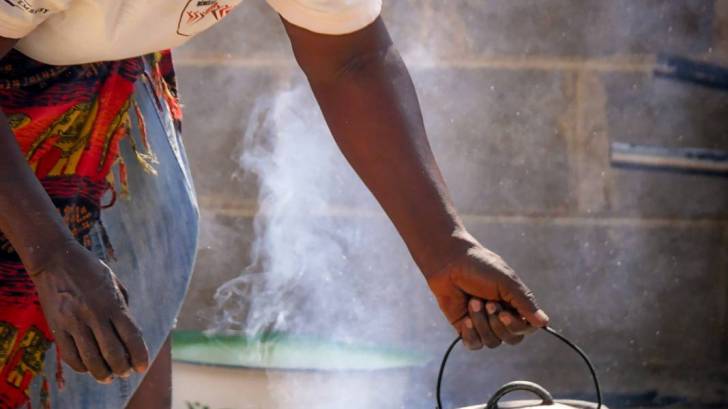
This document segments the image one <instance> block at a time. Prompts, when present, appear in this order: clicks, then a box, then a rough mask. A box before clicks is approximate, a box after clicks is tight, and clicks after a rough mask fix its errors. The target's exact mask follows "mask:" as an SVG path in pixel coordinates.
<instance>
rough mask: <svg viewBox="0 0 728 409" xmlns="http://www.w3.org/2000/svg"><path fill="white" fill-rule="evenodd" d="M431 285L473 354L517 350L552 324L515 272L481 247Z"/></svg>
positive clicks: (434, 277) (439, 274)
mask: <svg viewBox="0 0 728 409" xmlns="http://www.w3.org/2000/svg"><path fill="white" fill-rule="evenodd" d="M427 282H428V284H429V286H430V289H431V290H432V292H433V293H434V295H435V297H436V298H437V302H438V304H439V305H440V309H442V311H443V313H444V314H445V316H446V317H447V319H448V321H449V322H450V323H451V324H452V325H453V326H454V327H455V329H456V330H457V331H458V333H459V334H460V335H461V336H462V337H463V341H464V343H465V345H466V346H468V347H469V348H470V349H480V348H482V347H483V346H487V347H489V348H495V347H497V346H499V345H500V344H501V343H502V342H506V343H508V344H517V343H518V342H520V341H521V340H522V339H523V337H524V335H526V334H529V333H531V332H533V331H535V330H536V328H540V327H543V326H546V325H547V324H548V320H549V319H548V316H547V315H546V313H544V312H543V310H541V309H540V308H539V307H538V305H537V304H536V299H535V297H534V296H533V293H532V292H531V290H529V289H528V287H526V285H525V284H523V282H522V281H521V279H520V278H518V276H517V275H516V273H515V272H514V271H513V269H511V267H510V266H508V264H506V262H505V261H503V259H502V258H501V257H500V256H498V255H497V254H495V253H493V252H492V251H490V250H488V249H486V248H484V247H483V246H482V245H480V244H478V243H474V244H473V245H471V246H470V247H469V248H468V249H467V250H466V251H464V252H463V254H461V255H460V256H458V257H457V258H455V260H453V261H452V262H450V263H449V264H448V265H447V266H446V267H445V268H443V269H442V270H440V271H439V272H437V273H435V274H432V275H430V276H428V277H427Z"/></svg>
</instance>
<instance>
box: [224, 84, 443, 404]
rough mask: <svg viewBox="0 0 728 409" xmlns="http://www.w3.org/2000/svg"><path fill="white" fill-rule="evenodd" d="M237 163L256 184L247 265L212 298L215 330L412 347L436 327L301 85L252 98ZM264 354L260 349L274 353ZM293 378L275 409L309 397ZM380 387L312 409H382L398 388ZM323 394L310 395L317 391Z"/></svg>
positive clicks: (424, 293)
mask: <svg viewBox="0 0 728 409" xmlns="http://www.w3.org/2000/svg"><path fill="white" fill-rule="evenodd" d="M240 165H241V167H242V168H243V169H244V170H245V171H246V172H251V173H252V174H254V175H256V176H257V177H258V179H259V184H260V191H259V206H260V207H259V211H258V213H257V215H256V216H255V219H254V230H255V241H254V243H253V245H252V249H251V259H252V262H251V265H250V266H248V267H247V268H246V270H245V271H244V272H243V274H241V275H240V276H239V277H237V278H235V279H233V280H231V281H229V282H227V283H225V284H224V285H222V286H221V287H220V288H219V289H218V290H217V292H216V295H215V301H216V303H217V307H218V308H217V313H218V315H219V316H218V317H217V320H216V322H215V324H214V326H213V327H212V328H211V330H213V331H214V332H238V333H243V334H245V335H247V336H259V335H261V334H270V335H269V336H273V337H275V336H276V334H282V333H283V334H288V335H290V334H294V335H304V336H316V337H318V338H319V339H324V340H327V341H332V340H333V341H338V342H343V343H346V344H351V345H370V344H371V345H386V346H400V347H405V346H414V345H416V341H417V340H412V339H411V338H412V337H411V335H410V334H412V333H422V332H427V329H426V328H422V329H419V330H418V329H417V328H415V327H414V325H417V324H413V323H420V324H421V323H429V322H432V323H435V322H440V321H443V320H442V318H441V317H440V313H439V311H438V310H437V308H436V306H435V304H434V301H432V299H431V298H432V297H431V296H430V295H429V291H428V290H427V288H426V285H425V283H424V280H423V279H422V277H421V274H420V273H419V272H418V271H417V270H416V268H415V266H414V264H413V263H412V261H411V260H410V257H409V255H408V254H407V252H406V248H405V246H404V244H403V243H402V242H401V239H400V238H399V236H398V235H397V233H396V230H395V229H394V228H393V226H392V225H391V223H390V221H389V220H388V219H387V218H386V217H385V215H384V213H383V211H382V210H381V209H380V207H379V205H378V204H377V203H376V201H375V200H374V199H373V197H372V196H371V194H370V193H369V192H368V191H367V190H366V188H365V186H364V185H363V183H362V182H361V181H360V180H359V179H358V178H357V176H356V174H355V173H354V172H353V170H352V169H351V168H350V166H349V165H348V164H347V163H346V161H345V159H344V158H343V155H342V154H341V153H340V151H339V150H338V148H337V146H336V144H335V143H334V141H333V139H332V137H331V135H330V133H329V131H328V129H327V128H326V126H325V122H324V119H323V117H322V115H321V113H320V111H319V108H318V106H317V105H316V103H315V101H314V100H313V96H312V94H311V92H310V89H309V87H308V85H307V84H305V83H304V81H302V80H301V79H300V78H299V79H298V80H296V81H295V82H294V84H293V85H292V87H291V88H290V90H288V91H285V92H281V93H278V94H276V95H275V96H271V97H265V98H260V99H259V100H258V101H257V103H256V105H255V108H254V109H253V110H252V112H251V114H250V117H249V119H248V126H247V129H246V131H245V134H244V137H243V141H242V155H241V157H240ZM408 341H415V342H414V343H412V345H407V344H408ZM267 348H270V345H267V346H265V347H263V346H261V351H260V353H261V354H265V353H270V350H269V349H267ZM325 359H327V358H325ZM327 364H328V365H333V366H342V367H345V366H346V364H345V363H341V365H336V363H331V362H329V363H327ZM278 376H282V375H278ZM295 379H296V376H295V375H293V376H291V379H290V382H291V384H289V385H288V387H286V388H285V391H277V392H275V393H272V396H274V399H276V400H277V401H278V402H277V403H278V404H279V405H280V407H292V406H289V405H288V404H289V403H293V402H296V401H299V402H300V400H301V399H302V397H303V396H304V395H306V396H309V395H310V394H311V390H310V388H311V385H307V386H306V387H305V388H304V387H303V386H301V387H296V385H295V384H293V383H292V382H294V380H295ZM383 379H386V378H381V377H380V378H377V377H375V376H372V377H371V378H366V380H364V381H361V380H360V381H361V382H364V383H363V384H364V385H367V386H368V387H366V388H363V390H360V391H358V392H356V395H357V396H356V399H353V400H352V397H353V395H352V394H353V393H354V392H352V391H350V390H346V391H339V392H338V393H337V394H333V395H331V394H330V392H329V393H328V394H326V396H328V398H327V399H328V400H327V401H326V402H319V403H317V404H316V406H315V407H316V408H322V409H325V408H341V407H347V408H362V409H364V408H372V407H388V406H387V405H386V404H385V402H386V401H387V400H391V399H392V397H393V396H394V394H401V393H402V389H403V387H404V385H401V384H399V385H397V383H396V382H394V383H389V384H386V382H385V384H383V382H382V381H383ZM330 386H331V385H327V384H326V383H325V382H323V383H322V382H318V383H317V386H316V387H317V388H320V392H322V394H323V392H324V391H327V390H328V389H329V387H330ZM361 386H362V384H359V386H358V388H359V389H361ZM388 388H390V389H392V388H394V389H397V390H387V389H388ZM271 392H272V391H271ZM383 399H384V400H383Z"/></svg>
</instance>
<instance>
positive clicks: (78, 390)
mask: <svg viewBox="0 0 728 409" xmlns="http://www.w3.org/2000/svg"><path fill="white" fill-rule="evenodd" d="M134 98H135V99H136V101H137V103H138V105H139V107H140V108H141V110H142V113H143V117H144V120H145V125H146V131H147V137H148V139H149V143H150V146H151V150H152V151H153V152H154V153H155V154H156V156H157V159H158V161H159V163H158V164H156V165H155V169H156V170H157V175H152V174H149V173H148V172H145V171H144V169H143V168H142V166H141V165H140V164H139V163H138V162H137V160H136V158H135V155H134V152H133V150H132V148H131V144H130V141H129V140H128V138H127V139H125V140H124V141H122V144H121V155H122V157H123V158H124V160H125V162H126V164H127V171H128V178H129V179H128V181H129V192H130V196H129V198H128V200H127V199H119V200H117V201H116V204H115V205H114V206H113V207H111V208H109V209H106V210H103V211H102V213H101V220H102V222H103V224H104V226H105V227H106V230H107V231H108V235H109V238H110V240H111V243H112V245H113V247H114V249H115V255H116V260H114V261H111V262H110V266H111V268H112V269H113V270H114V272H115V273H116V274H117V275H118V276H119V278H120V279H121V280H122V282H123V283H124V285H125V286H126V287H127V289H128V290H129V295H130V300H129V304H130V309H131V312H132V315H133V316H134V319H135V321H136V323H137V324H138V325H139V326H140V328H141V329H142V332H143V333H144V339H145V341H146V342H147V346H148V347H149V353H150V358H153V357H156V356H157V354H158V353H159V350H160V348H161V346H162V345H163V344H164V341H165V340H166V339H167V336H168V335H169V333H170V331H171V329H172V328H173V327H174V325H175V321H176V318H177V315H178V313H179V311H180V308H181V306H182V301H183V299H184V297H185V294H186V292H187V288H188V285H189V281H190V276H191V274H192V267H193V264H194V259H195V250H196V246H197V228H198V216H199V212H198V208H197V202H196V200H195V192H194V187H193V185H192V179H191V177H190V172H189V166H188V162H187V157H186V155H185V151H184V147H183V145H182V139H181V137H180V133H179V132H177V130H176V129H175V126H174V124H173V120H172V115H171V114H170V111H169V108H168V107H167V105H166V102H165V100H164V98H161V97H159V96H157V95H155V92H154V88H153V86H152V84H151V83H150V81H149V80H148V78H147V77H145V76H142V77H141V79H140V80H138V81H137V83H136V85H135V92H134ZM131 117H132V118H134V121H135V118H136V117H135V115H133V114H132V115H131ZM139 135H140V132H139V124H138V123H136V122H134V123H133V128H132V131H131V135H130V137H131V138H136V140H137V141H138V140H139ZM55 362H56V358H55V348H51V351H49V353H48V357H47V360H46V372H47V374H48V379H49V380H52V381H51V383H52V384H51V403H52V407H53V408H54V409H123V408H124V407H125V406H126V404H127V402H128V401H129V399H130V398H131V396H132V395H133V393H134V391H135V389H136V388H137V386H138V385H139V383H140V381H141V380H142V376H140V375H136V374H135V375H132V376H131V377H130V378H128V379H115V380H114V382H113V384H111V385H102V384H99V383H97V382H96V381H95V380H94V379H93V378H91V377H90V376H89V375H88V374H79V373H76V372H74V371H73V370H72V369H71V368H70V367H68V366H67V365H65V364H63V365H64V367H63V371H64V377H65V381H66V384H65V388H64V389H63V390H61V391H59V390H58V388H57V387H56V385H55V380H54V376H53V373H54V370H55ZM36 388H37V385H36ZM36 390H37V389H36ZM38 395H39V394H38V393H32V394H31V396H33V397H34V399H35V400H36V402H33V405H34V406H33V407H35V408H37V407H40V406H39V404H38V402H37V396H38ZM150 409H154V408H150Z"/></svg>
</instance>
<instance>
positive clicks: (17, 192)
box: [0, 37, 147, 381]
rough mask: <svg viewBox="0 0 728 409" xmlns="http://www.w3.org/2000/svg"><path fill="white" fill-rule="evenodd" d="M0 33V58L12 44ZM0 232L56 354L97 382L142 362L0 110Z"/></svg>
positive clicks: (94, 268) (113, 284) (105, 280)
mask: <svg viewBox="0 0 728 409" xmlns="http://www.w3.org/2000/svg"><path fill="white" fill-rule="evenodd" d="M16 41H17V40H15V39H9V38H1V37H0V59H1V58H2V57H4V56H5V55H6V54H7V53H8V52H9V51H10V50H11V49H12V47H13V46H14V45H15V42H16ZM0 231H2V233H3V234H4V235H5V237H6V238H7V239H8V240H9V241H10V244H12V246H13V249H15V251H16V252H17V253H18V255H19V256H20V259H21V261H22V262H23V265H24V266H25V268H26V270H27V271H28V274H29V275H30V277H31V279H32V280H33V283H34V284H35V286H36V289H37V291H38V297H39V299H40V302H41V305H42V307H43V311H44V313H45V316H46V319H47V321H48V324H49V325H50V327H51V330H52V331H53V334H54V337H55V339H56V342H57V343H58V345H59V347H60V350H61V355H62V356H63V359H64V360H65V361H66V362H67V363H68V364H69V365H70V366H71V367H72V368H74V369H76V370H78V371H81V372H86V371H88V372H90V373H91V374H92V375H93V376H94V377H95V378H96V379H98V380H99V381H110V380H111V375H112V373H113V374H116V375H125V374H127V373H128V372H129V371H130V369H131V368H135V369H137V370H139V371H143V370H145V369H146V367H147V350H146V347H145V345H144V341H143V340H142V337H141V332H140V331H139V329H138V328H137V327H136V325H134V323H133V321H132V319H131V316H130V315H129V313H128V310H127V306H126V303H125V301H124V299H123V296H122V293H121V290H120V283H119V282H118V280H116V278H115V276H114V275H113V272H112V271H111V270H110V269H109V268H108V267H107V266H106V265H105V264H104V263H103V262H101V261H100V260H99V259H98V257H95V256H94V255H93V254H92V253H91V252H89V251H87V250H86V249H85V248H84V247H83V246H81V245H80V244H79V243H78V242H77V241H76V239H75V238H74V237H73V235H72V234H71V232H70V230H69V229H68V227H67V226H66V224H65V222H64V221H63V218H62V217H61V215H60V212H59V211H58V210H57V209H56V207H55V206H54V204H53V202H52V201H51V199H50V197H49V196H48V194H46V192H45V190H44V189H43V186H42V185H41V183H40V182H39V181H38V179H37V178H36V176H35V174H34V173H33V171H32V170H31V168H30V166H29V165H28V163H27V161H26V159H25V157H24V155H23V153H22V151H21V150H20V147H19V146H18V144H17V141H16V139H15V135H14V134H13V132H12V130H11V128H10V125H9V123H8V119H7V117H6V116H5V114H4V113H3V112H1V111H0Z"/></svg>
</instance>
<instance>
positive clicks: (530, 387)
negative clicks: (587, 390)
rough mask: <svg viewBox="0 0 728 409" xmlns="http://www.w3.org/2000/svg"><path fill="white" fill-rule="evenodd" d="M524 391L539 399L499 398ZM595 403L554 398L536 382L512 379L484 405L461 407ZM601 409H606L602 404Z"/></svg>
mask: <svg viewBox="0 0 728 409" xmlns="http://www.w3.org/2000/svg"><path fill="white" fill-rule="evenodd" d="M516 391H524V392H531V393H533V394H535V395H536V396H538V397H539V398H540V400H534V399H531V400H510V401H505V402H501V401H500V400H501V398H503V397H504V396H505V395H507V394H509V393H511V392H516ZM597 407H598V404H597V403H593V402H586V401H582V400H571V399H554V398H553V397H552V396H551V394H550V393H549V391H547V390H546V389H545V388H544V387H542V386H541V385H539V384H537V383H533V382H527V381H513V382H509V383H507V384H505V385H503V386H501V388H500V389H498V391H496V393H495V395H493V397H492V398H490V400H489V401H488V403H487V404H485V405H475V406H468V407H467V408H461V409H526V408H528V409H536V408H542V409H596V408H597ZM601 407H602V409H608V408H607V407H606V406H604V405H602V406H601Z"/></svg>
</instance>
